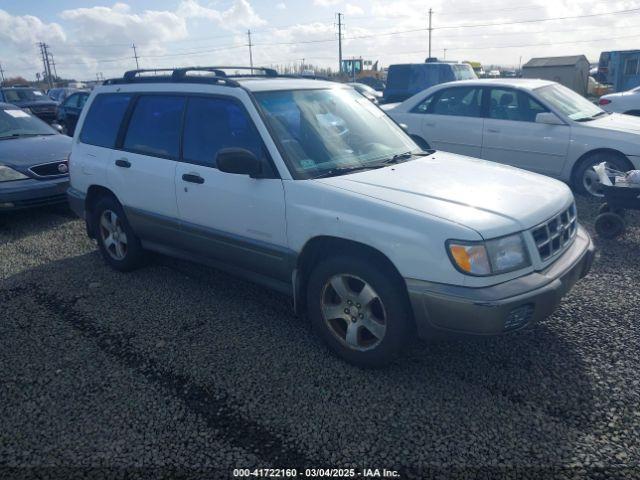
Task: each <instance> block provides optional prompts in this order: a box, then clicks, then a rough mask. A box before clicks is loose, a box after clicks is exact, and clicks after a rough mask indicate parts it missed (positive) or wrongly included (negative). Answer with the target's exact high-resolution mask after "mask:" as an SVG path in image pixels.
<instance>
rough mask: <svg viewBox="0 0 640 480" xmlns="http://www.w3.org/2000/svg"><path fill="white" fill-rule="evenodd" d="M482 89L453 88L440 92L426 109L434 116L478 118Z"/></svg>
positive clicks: (480, 109) (480, 110)
mask: <svg viewBox="0 0 640 480" xmlns="http://www.w3.org/2000/svg"><path fill="white" fill-rule="evenodd" d="M481 106H482V89H481V88H479V87H454V88H447V89H445V90H442V91H441V92H440V94H439V96H438V98H437V100H435V101H434V102H433V103H432V104H431V105H430V106H429V107H428V108H429V109H430V111H431V113H433V114H435V115H452V116H458V117H480V116H481V112H482V108H481Z"/></svg>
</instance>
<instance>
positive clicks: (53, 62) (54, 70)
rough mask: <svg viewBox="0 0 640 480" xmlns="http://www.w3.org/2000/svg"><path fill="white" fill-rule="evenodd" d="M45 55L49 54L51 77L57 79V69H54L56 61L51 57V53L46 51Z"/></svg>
mask: <svg viewBox="0 0 640 480" xmlns="http://www.w3.org/2000/svg"><path fill="white" fill-rule="evenodd" d="M47 55H48V56H49V59H50V62H51V65H53V77H54V78H55V79H56V80H57V79H58V70H56V61H55V60H54V59H53V53H51V52H47Z"/></svg>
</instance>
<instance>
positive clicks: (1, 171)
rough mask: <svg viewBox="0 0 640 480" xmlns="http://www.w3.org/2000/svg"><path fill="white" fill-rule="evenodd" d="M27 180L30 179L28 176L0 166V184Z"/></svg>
mask: <svg viewBox="0 0 640 480" xmlns="http://www.w3.org/2000/svg"><path fill="white" fill-rule="evenodd" d="M25 178H29V177H27V176H26V175H23V174H22V173H20V172H17V171H16V170H14V169H13V168H9V167H5V166H4V165H0V182H11V181H13V180H24V179H25Z"/></svg>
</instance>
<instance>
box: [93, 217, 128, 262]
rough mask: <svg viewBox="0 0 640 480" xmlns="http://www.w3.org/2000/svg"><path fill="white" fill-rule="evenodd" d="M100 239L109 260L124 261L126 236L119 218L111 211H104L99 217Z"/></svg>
mask: <svg viewBox="0 0 640 480" xmlns="http://www.w3.org/2000/svg"><path fill="white" fill-rule="evenodd" d="M100 237H101V238H102V243H103V244H104V247H105V249H106V250H107V252H108V253H109V255H110V256H111V258H113V259H114V260H124V258H125V257H126V256H127V234H126V233H125V231H124V229H123V228H122V223H121V220H120V218H119V217H118V215H117V214H116V213H115V212H113V211H112V210H105V211H104V212H102V215H101V216H100Z"/></svg>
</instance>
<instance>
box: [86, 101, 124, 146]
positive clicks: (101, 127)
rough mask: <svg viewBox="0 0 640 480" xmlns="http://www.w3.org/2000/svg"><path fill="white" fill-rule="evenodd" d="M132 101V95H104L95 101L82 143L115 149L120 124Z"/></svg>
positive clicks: (88, 115) (89, 114)
mask: <svg viewBox="0 0 640 480" xmlns="http://www.w3.org/2000/svg"><path fill="white" fill-rule="evenodd" d="M130 100H131V95H130V94H125V93H103V94H100V95H98V96H96V98H94V99H93V102H92V103H91V107H90V108H89V111H88V112H87V116H86V118H85V120H84V124H83V126H82V131H81V132H80V141H81V142H82V143H87V144H89V145H96V146H98V147H106V148H113V147H115V145H116V138H117V136H118V130H119V129H120V124H121V123H122V119H123V118H124V114H125V112H126V111H127V107H128V106H129V101H130Z"/></svg>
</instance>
